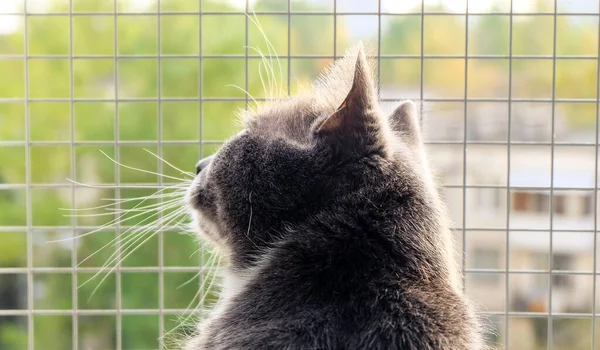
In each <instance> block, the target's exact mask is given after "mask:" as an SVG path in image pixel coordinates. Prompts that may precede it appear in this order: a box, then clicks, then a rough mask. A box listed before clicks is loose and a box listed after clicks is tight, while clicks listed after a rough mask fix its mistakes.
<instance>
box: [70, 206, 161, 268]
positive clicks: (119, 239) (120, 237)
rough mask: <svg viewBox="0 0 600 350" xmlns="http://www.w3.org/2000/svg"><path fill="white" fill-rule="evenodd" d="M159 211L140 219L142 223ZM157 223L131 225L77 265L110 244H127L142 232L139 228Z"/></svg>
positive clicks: (111, 257)
mask: <svg viewBox="0 0 600 350" xmlns="http://www.w3.org/2000/svg"><path fill="white" fill-rule="evenodd" d="M157 214H158V213H155V214H154V215H151V216H149V217H147V218H145V219H142V221H140V223H144V222H146V221H148V220H150V219H152V218H154V217H155V216H156V215H157ZM155 226H156V225H154V226H152V225H143V226H131V227H129V228H128V229H126V230H125V231H123V232H122V233H119V234H117V235H116V237H115V238H113V239H112V240H111V241H110V242H108V243H106V244H105V245H104V246H102V247H100V248H99V249H97V250H96V251H95V252H94V253H92V254H90V255H88V256H87V257H86V258H85V259H83V260H82V261H81V262H80V263H79V264H78V265H77V266H80V265H81V264H83V263H84V262H85V261H87V260H88V259H90V258H92V257H93V256H94V255H96V254H97V253H99V252H100V251H102V250H103V249H105V248H106V247H108V246H109V245H112V246H116V245H117V244H118V243H120V244H126V243H127V242H128V241H129V240H131V239H132V236H135V235H137V232H140V231H139V230H144V229H148V227H149V228H150V229H151V228H153V227H155ZM128 233H129V235H128V236H129V237H126V238H125V239H123V237H124V236H126V235H127V234H128ZM116 254H117V252H115V253H113V254H112V255H111V256H110V257H109V258H108V259H107V261H106V262H105V265H106V264H110V263H111V262H110V260H112V259H113V257H115V255H116Z"/></svg>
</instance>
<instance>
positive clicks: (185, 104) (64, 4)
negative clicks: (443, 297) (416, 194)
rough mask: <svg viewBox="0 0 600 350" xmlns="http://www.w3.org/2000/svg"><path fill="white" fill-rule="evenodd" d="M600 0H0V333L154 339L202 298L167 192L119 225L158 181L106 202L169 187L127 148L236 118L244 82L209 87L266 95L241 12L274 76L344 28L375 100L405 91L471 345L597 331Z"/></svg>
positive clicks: (206, 147) (593, 344)
mask: <svg viewBox="0 0 600 350" xmlns="http://www.w3.org/2000/svg"><path fill="white" fill-rule="evenodd" d="M598 9H599V3H598V0H514V1H510V0H471V1H469V3H468V6H467V1H466V0H410V1H409V0H379V1H376V0H337V1H335V0H310V1H309V0H306V1H301V0H288V1H276V0H256V1H248V2H246V1H244V0H240V1H217V0H213V1H210V0H161V1H156V0H154V1H153V0H135V1H134V0H129V1H125V0H112V1H110V0H72V1H67V0H54V1H52V0H29V1H26V2H24V0H3V1H2V2H0V160H1V162H0V349H10V350H13V349H14V350H16V349H44V350H54V349H56V350H60V349H94V350H95V349H159V348H165V347H167V346H168V345H165V344H164V343H163V342H161V341H160V340H159V338H161V337H164V336H165V335H167V333H169V332H170V330H172V329H173V328H174V327H175V326H177V325H178V324H179V322H180V321H181V317H182V315H183V317H185V315H186V314H189V313H190V310H191V309H193V308H194V307H195V306H196V305H197V303H198V300H200V299H201V300H203V303H207V302H210V301H211V300H213V301H214V299H215V298H216V294H215V293H216V291H215V292H212V293H208V294H207V297H205V298H199V296H198V293H197V292H198V290H199V286H203V288H204V289H208V286H207V284H208V283H206V281H207V279H206V272H207V270H206V269H201V267H202V266H203V264H204V265H205V266H206V265H207V264H209V262H214V260H211V257H212V255H211V253H210V252H209V251H208V250H207V249H206V248H204V247H200V246H199V245H198V244H197V242H196V241H195V238H194V237H193V236H192V235H191V234H189V233H185V232H183V231H182V228H181V225H182V224H183V223H184V222H183V221H182V220H183V219H181V220H180V218H181V217H180V216H177V215H175V214H176V212H174V210H176V209H174V208H170V209H169V210H170V213H175V214H174V215H175V216H172V217H173V218H176V219H177V220H175V221H173V220H171V221H170V222H164V223H159V224H158V225H159V226H160V227H158V226H150V227H148V229H146V230H140V229H139V227H144V226H143V225H148V224H149V223H151V222H154V221H156V220H157V219H159V221H160V220H163V219H165V221H167V220H166V218H167V217H169V216H168V215H169V210H167V211H165V212H163V211H160V210H159V209H160V208H161V202H169V201H170V200H172V199H176V198H177V197H176V196H178V195H179V193H178V192H177V187H175V188H169V189H167V190H165V192H163V194H164V196H162V197H158V196H157V197H156V198H152V199H150V200H147V201H146V202H145V204H144V205H149V207H146V208H148V210H144V211H135V209H134V210H133V211H130V212H129V213H127V215H128V216H126V217H124V216H122V215H121V214H123V212H122V210H123V209H127V208H129V209H131V208H134V207H135V206H136V205H139V204H140V203H141V202H143V200H142V199H140V200H135V198H142V197H143V196H149V195H152V194H153V193H155V192H156V191H157V190H159V191H160V190H161V189H164V188H165V187H166V186H170V185H177V184H178V183H181V182H180V181H179V178H180V177H182V174H181V173H180V172H179V171H177V170H175V169H174V168H173V167H171V166H170V165H169V164H166V163H164V162H161V161H159V160H157V158H156V157H154V156H153V155H152V154H150V153H148V152H146V151H145V150H148V151H151V152H153V153H155V154H157V155H159V156H160V157H162V158H163V159H165V160H166V161H167V162H169V163H170V164H172V165H173V166H175V167H178V168H181V169H183V170H185V171H193V167H194V164H195V163H196V161H197V160H198V159H199V158H201V157H203V156H207V155H209V154H211V153H213V152H214V151H215V150H216V149H217V148H218V147H219V145H220V144H221V142H222V141H223V140H224V139H226V138H227V137H228V136H230V135H233V134H234V133H236V132H237V131H238V130H239V128H240V126H239V125H238V123H237V119H236V116H235V114H236V112H237V111H238V110H239V109H244V108H245V106H246V104H247V103H248V102H249V101H248V100H249V98H248V97H247V96H246V95H245V94H244V92H242V91H240V89H238V88H235V87H232V86H228V84H235V85H237V86H239V87H240V88H242V89H245V90H247V91H248V92H249V94H250V95H252V96H253V97H254V98H255V99H257V100H259V101H260V100H261V99H263V98H265V97H267V95H266V94H265V92H264V89H263V85H262V83H261V77H262V78H263V79H264V80H265V82H266V83H268V82H267V81H266V80H267V78H266V77H267V73H266V70H265V68H264V65H262V66H261V62H262V59H261V57H260V55H258V54H257V52H256V51H255V50H254V49H253V48H258V49H259V50H260V51H262V52H263V53H265V55H267V56H268V52H269V46H268V45H267V44H266V42H265V39H264V37H263V35H262V34H261V32H260V30H259V28H258V27H257V25H256V24H255V21H256V20H258V21H259V22H260V25H261V26H262V29H263V30H264V32H265V33H266V35H267V37H268V39H269V40H270V42H271V43H272V49H274V50H275V51H276V52H277V54H278V55H279V56H280V58H279V62H280V66H281V71H279V66H277V65H275V74H276V76H277V80H278V81H279V79H281V84H280V85H281V87H282V89H283V91H285V92H288V91H289V92H290V93H294V91H296V89H297V86H298V84H301V83H307V82H310V81H311V80H312V79H314V78H315V77H316V76H317V74H318V73H319V72H320V71H321V70H322V69H323V68H324V67H326V66H327V65H328V64H330V63H331V62H333V60H334V59H335V58H336V57H340V56H341V55H342V54H343V52H344V50H345V49H346V48H347V47H348V46H350V45H352V44H354V43H356V42H357V41H359V40H363V41H365V43H366V44H368V45H369V46H370V47H371V48H373V50H374V52H375V53H376V54H377V62H378V65H377V74H378V76H379V84H380V95H381V99H382V103H383V104H394V101H398V100H401V99H413V100H415V101H417V102H419V101H420V102H421V103H420V106H421V113H422V117H423V128H424V132H425V134H426V137H425V139H426V141H427V146H428V150H429V153H430V159H431V163H432V165H433V167H434V168H435V169H436V172H437V175H438V178H439V179H440V182H441V183H442V184H443V185H444V188H443V194H444V198H445V199H446V201H447V202H448V205H449V212H450V214H451V218H452V220H453V224H454V233H455V234H456V237H457V242H458V245H459V247H460V249H461V252H462V253H461V257H462V261H463V268H464V271H465V272H464V275H465V289H466V291H467V293H468V294H469V295H470V296H472V297H473V298H474V300H475V301H476V302H477V303H478V304H479V306H480V308H481V309H482V313H483V314H484V315H485V317H486V319H487V322H488V324H489V328H490V332H489V336H488V341H489V342H490V344H493V345H495V346H497V347H498V348H506V349H536V350H537V349H548V348H552V349H590V348H592V349H596V348H600V341H599V340H598V335H600V334H598V332H599V331H600V327H599V326H598V322H597V320H596V317H595V314H596V312H598V309H599V303H598V301H600V300H599V299H598V297H599V296H600V295H599V294H600V293H598V292H597V285H598V281H597V278H596V271H597V270H598V266H599V264H600V263H599V262H598V259H597V257H598V253H599V252H598V249H597V246H598V240H597V235H596V231H597V227H598V221H597V220H598V206H597V198H598V197H597V188H598V170H597V164H598V93H599V92H598V84H599V80H598V65H599V60H598V50H599V47H598V42H599V36H598V33H599V29H600V26H599V21H598V19H599V10H598ZM246 10H248V11H251V10H253V11H254V12H255V13H256V17H248V16H246V15H245V13H244V11H246ZM247 47H248V48H247ZM267 59H268V57H267ZM250 103H252V101H251V100H250ZM100 151H102V152H104V153H105V154H106V156H105V155H103V154H102V153H101V152H100ZM109 157H110V158H113V159H116V160H118V161H119V162H120V163H122V164H124V165H126V166H129V167H135V168H138V169H142V170H145V171H148V172H153V173H158V174H159V175H156V174H152V173H148V172H141V171H136V170H133V169H131V168H126V167H120V166H118V165H116V164H115V163H114V162H113V161H111V159H109ZM67 179H73V180H75V181H77V182H78V183H84V184H87V185H92V186H93V187H90V186H84V185H81V184H75V183H73V182H69V181H68V180H67ZM127 199H129V200H127ZM149 203H150V204H149ZM169 203H171V202H169ZM173 203H174V202H173ZM60 208H76V209H80V211H77V212H76V213H80V214H81V213H83V214H84V215H87V216H79V217H71V216H68V215H65V214H69V213H70V212H69V211H64V210H61V209H60ZM86 208H88V209H89V208H95V209H93V210H83V209H86ZM138 214H139V215H138ZM140 225H142V226H140ZM132 233H138V234H139V235H137V236H133V235H132ZM117 234H121V235H122V236H120V237H121V238H120V239H118V240H115V238H116V237H117ZM78 235H85V236H84V237H82V238H80V239H69V238H72V237H74V236H78ZM136 238H137V240H136ZM64 239H66V240H64ZM56 240H63V241H60V242H58V243H52V242H51V241H56ZM142 242H143V244H138V243H142ZM115 257H116V258H119V259H115ZM119 260H121V261H120V264H117V262H118V261H119ZM103 266H104V267H105V269H102V267H103ZM94 276H95V278H91V277H94ZM201 294H204V293H201ZM186 331H189V328H186V327H180V328H178V329H176V330H175V331H174V333H171V334H177V333H179V334H183V333H185V332H186Z"/></svg>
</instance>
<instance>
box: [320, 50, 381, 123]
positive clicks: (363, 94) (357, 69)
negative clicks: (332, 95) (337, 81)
mask: <svg viewBox="0 0 600 350" xmlns="http://www.w3.org/2000/svg"><path fill="white" fill-rule="evenodd" d="M376 110H377V93H376V90H375V84H374V82H373V73H372V71H371V67H370V66H369V63H368V61H367V58H366V56H365V53H364V50H363V48H362V46H361V47H359V48H358V52H357V55H356V63H355V64H354V75H353V80H352V86H351V87H350V91H349V92H348V94H347V96H346V98H345V99H344V101H343V102H342V104H341V105H340V106H339V107H338V108H337V110H336V111H335V112H333V113H332V114H331V115H329V116H327V117H326V118H324V119H323V120H321V121H319V122H318V124H317V125H316V128H315V130H316V132H317V133H338V132H344V131H350V130H352V131H354V132H369V131H374V130H372V129H373V128H376V127H377V126H378V125H379V121H378V119H377V117H378V116H377V111H376Z"/></svg>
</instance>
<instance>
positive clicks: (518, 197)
mask: <svg viewBox="0 0 600 350" xmlns="http://www.w3.org/2000/svg"><path fill="white" fill-rule="evenodd" d="M511 206H512V210H513V211H516V212H521V213H548V209H549V208H550V195H549V194H548V193H540V192H521V191H519V192H513V194H512V200H511Z"/></svg>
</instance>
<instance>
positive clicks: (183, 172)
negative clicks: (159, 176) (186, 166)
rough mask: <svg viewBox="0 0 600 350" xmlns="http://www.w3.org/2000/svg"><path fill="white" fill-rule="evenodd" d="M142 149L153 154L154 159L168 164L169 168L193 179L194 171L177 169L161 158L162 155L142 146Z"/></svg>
mask: <svg viewBox="0 0 600 350" xmlns="http://www.w3.org/2000/svg"><path fill="white" fill-rule="evenodd" d="M144 151H146V152H148V153H150V154H151V155H153V156H154V157H156V159H158V160H160V161H161V162H163V163H165V164H166V165H168V166H170V167H171V168H173V169H175V170H177V171H179V173H181V174H182V175H186V176H189V177H190V178H191V179H194V173H192V172H190V171H184V170H181V169H179V168H178V167H176V166H175V165H173V164H171V163H169V162H167V161H166V160H165V159H163V158H162V157H160V156H159V155H158V154H155V153H153V152H152V151H150V150H148V149H146V148H144Z"/></svg>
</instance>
